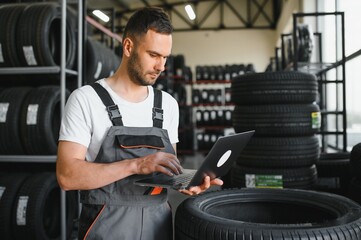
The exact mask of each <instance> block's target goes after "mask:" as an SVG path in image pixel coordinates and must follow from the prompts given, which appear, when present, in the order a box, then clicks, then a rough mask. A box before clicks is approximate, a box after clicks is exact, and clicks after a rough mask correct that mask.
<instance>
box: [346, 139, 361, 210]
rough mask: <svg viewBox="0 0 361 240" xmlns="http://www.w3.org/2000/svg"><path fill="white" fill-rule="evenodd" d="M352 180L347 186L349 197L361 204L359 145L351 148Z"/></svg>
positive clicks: (360, 146)
mask: <svg viewBox="0 0 361 240" xmlns="http://www.w3.org/2000/svg"><path fill="white" fill-rule="evenodd" d="M350 167H351V175H352V179H351V181H350V184H349V188H348V191H349V197H350V198H351V199H353V200H355V201H356V202H358V203H359V204H361V143H358V144H356V145H355V146H353V148H352V150H351V155H350Z"/></svg>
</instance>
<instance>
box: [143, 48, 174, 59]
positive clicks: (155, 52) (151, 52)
mask: <svg viewBox="0 0 361 240" xmlns="http://www.w3.org/2000/svg"><path fill="white" fill-rule="evenodd" d="M147 52H148V53H150V54H155V55H158V56H161V57H166V58H167V57H169V56H170V55H165V56H164V55H162V54H160V53H159V52H157V51H153V50H147Z"/></svg>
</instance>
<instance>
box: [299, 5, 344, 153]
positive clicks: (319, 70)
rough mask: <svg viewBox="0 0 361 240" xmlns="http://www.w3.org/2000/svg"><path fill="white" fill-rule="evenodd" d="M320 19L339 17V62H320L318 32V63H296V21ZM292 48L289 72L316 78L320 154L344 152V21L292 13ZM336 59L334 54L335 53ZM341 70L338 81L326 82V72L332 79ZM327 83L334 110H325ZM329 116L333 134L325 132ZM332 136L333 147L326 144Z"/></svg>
mask: <svg viewBox="0 0 361 240" xmlns="http://www.w3.org/2000/svg"><path fill="white" fill-rule="evenodd" d="M323 16H335V18H337V17H340V18H341V29H340V30H339V29H338V26H337V23H336V31H335V32H336V46H335V50H336V51H337V50H338V49H339V48H338V45H337V34H339V33H338V31H337V30H339V31H341V57H340V59H339V60H338V59H336V61H335V62H333V63H324V62H323V61H322V42H321V37H322V34H321V33H316V35H315V36H318V38H319V42H318V44H319V58H320V59H319V62H316V63H302V62H298V51H297V49H298V38H297V33H296V31H297V23H298V22H297V19H298V18H303V17H316V18H317V17H323ZM293 48H294V55H293V70H295V71H304V72H308V73H312V74H315V75H316V76H317V78H318V82H319V93H320V101H319V105H320V109H321V116H322V122H321V130H320V132H319V134H320V136H321V142H322V151H323V152H324V151H327V149H328V148H331V149H332V150H336V151H343V152H346V151H347V116H346V70H345V69H346V68H345V63H346V56H345V18H344V12H321V13H294V14H293ZM336 56H337V52H336ZM339 67H340V68H341V71H342V72H341V76H342V77H341V79H338V80H327V77H326V73H327V72H328V71H330V70H332V69H335V70H336V75H337V76H336V78H338V74H337V73H338V68H339ZM329 84H335V85H336V99H335V101H336V110H334V111H329V110H328V109H327V101H328V99H327V93H328V89H327V86H328V85H329ZM339 87H341V89H342V91H341V96H340V94H339V92H338V89H339ZM340 100H341V101H342V107H341V108H339V105H338V102H339V101H340ZM330 115H333V116H335V129H334V130H333V131H329V130H328V124H329V122H328V120H327V116H330ZM340 117H341V118H342V119H341V120H340V121H341V125H342V127H340V123H339V118H340ZM330 135H334V136H335V145H332V144H329V142H328V136H330ZM340 136H342V140H341V141H339V137H340ZM340 142H342V146H340Z"/></svg>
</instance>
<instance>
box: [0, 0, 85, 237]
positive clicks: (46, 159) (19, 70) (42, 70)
mask: <svg viewBox="0 0 361 240" xmlns="http://www.w3.org/2000/svg"><path fill="white" fill-rule="evenodd" d="M60 1H61V35H60V36H61V48H60V49H61V56H60V66H53V67H14V68H0V75H20V74H60V116H63V113H64V107H65V102H66V99H65V92H66V74H71V75H77V86H78V87H80V86H82V78H83V67H82V66H83V52H84V51H83V48H84V44H80V43H84V41H83V37H84V36H83V27H84V17H83V15H84V0H79V1H73V2H75V3H77V6H78V43H79V44H78V51H77V61H78V62H77V72H76V71H73V70H69V69H66V17H67V16H66V6H67V0H60ZM80 46H81V47H80ZM0 162H5V163H24V162H26V163H51V164H55V163H56V156H54V155H42V156H39V155H0ZM60 191H61V192H60V225H61V226H60V239H61V240H66V236H67V233H66V192H65V191H64V190H60Z"/></svg>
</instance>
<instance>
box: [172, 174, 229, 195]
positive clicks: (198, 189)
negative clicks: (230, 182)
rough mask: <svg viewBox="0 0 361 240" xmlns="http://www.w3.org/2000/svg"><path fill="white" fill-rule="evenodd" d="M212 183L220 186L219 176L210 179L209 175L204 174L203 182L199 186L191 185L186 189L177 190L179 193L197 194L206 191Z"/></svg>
mask: <svg viewBox="0 0 361 240" xmlns="http://www.w3.org/2000/svg"><path fill="white" fill-rule="evenodd" d="M213 185H217V186H222V185H223V181H222V180H221V179H219V178H215V179H213V180H211V179H210V177H209V176H206V177H205V178H204V180H203V184H202V185H200V186H195V187H191V188H189V189H188V190H187V189H182V190H179V191H180V192H181V193H184V194H187V195H197V194H200V193H202V192H204V191H206V190H207V189H208V188H210V187H211V186H213Z"/></svg>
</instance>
